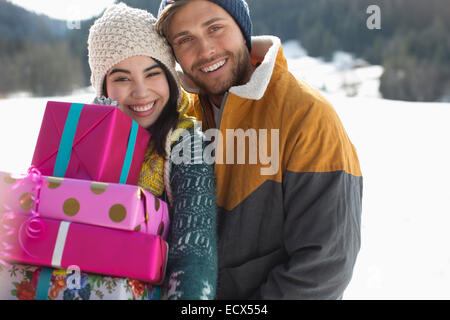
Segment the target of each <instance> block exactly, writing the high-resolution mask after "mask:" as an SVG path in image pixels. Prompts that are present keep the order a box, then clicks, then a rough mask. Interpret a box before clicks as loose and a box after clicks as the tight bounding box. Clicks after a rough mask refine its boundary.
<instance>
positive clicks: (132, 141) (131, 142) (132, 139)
mask: <svg viewBox="0 0 450 320" xmlns="http://www.w3.org/2000/svg"><path fill="white" fill-rule="evenodd" d="M138 129H139V125H138V123H137V122H136V121H134V120H133V124H132V125H131V131H130V136H129V138H128V146H127V152H126V154H125V160H124V163H123V166H122V172H121V174H120V180H119V183H122V184H125V183H126V182H127V179H128V174H129V173H130V168H131V162H132V161H133V153H134V147H135V146H136V139H137V134H138Z"/></svg>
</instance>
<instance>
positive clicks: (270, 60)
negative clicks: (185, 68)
mask: <svg viewBox="0 0 450 320" xmlns="http://www.w3.org/2000/svg"><path fill="white" fill-rule="evenodd" d="M280 47H281V40H280V39H279V38H278V37H275V36H257V37H252V58H254V59H256V60H260V61H261V60H262V62H261V64H260V65H259V66H258V67H257V68H256V70H255V71H254V72H253V74H252V76H251V78H250V81H249V82H247V83H246V84H244V85H242V86H236V87H231V88H230V90H229V91H230V93H232V94H234V95H236V96H239V97H241V98H244V99H251V100H259V99H261V98H262V97H263V96H264V93H265V92H266V89H267V86H268V85H269V82H270V79H271V78H272V73H273V70H274V68H275V62H276V60H277V55H278V51H279V50H280ZM178 75H179V77H180V79H181V83H182V86H183V88H184V89H185V90H186V91H188V92H190V93H195V94H198V93H199V90H198V88H196V87H195V85H194V84H193V83H192V81H191V80H190V79H189V78H187V77H186V76H185V75H184V74H183V72H182V71H181V70H178Z"/></svg>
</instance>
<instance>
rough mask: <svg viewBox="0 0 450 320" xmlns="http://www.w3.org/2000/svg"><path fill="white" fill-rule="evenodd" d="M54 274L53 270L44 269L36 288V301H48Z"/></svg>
mask: <svg viewBox="0 0 450 320" xmlns="http://www.w3.org/2000/svg"><path fill="white" fill-rule="evenodd" d="M52 274H53V269H51V268H42V270H41V273H40V274H39V280H38V285H37V288H36V300H47V298H48V290H49V289H50V280H51V279H52Z"/></svg>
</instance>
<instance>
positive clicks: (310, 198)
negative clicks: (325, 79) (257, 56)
mask: <svg viewBox="0 0 450 320" xmlns="http://www.w3.org/2000/svg"><path fill="white" fill-rule="evenodd" d="M253 40H254V48H253V51H252V55H253V54H254V53H255V52H258V45H262V44H265V45H266V46H267V48H268V49H267V50H266V51H265V52H264V53H263V54H262V57H263V58H262V61H260V64H259V66H258V67H257V69H256V70H255V72H254V74H253V75H252V78H251V79H250V81H249V82H248V83H247V84H246V85H243V86H239V87H232V88H231V89H230V90H229V92H228V93H227V94H226V95H225V98H224V100H223V103H222V106H221V108H220V115H219V119H218V123H217V128H219V129H220V132H221V136H222V138H223V145H222V146H223V148H221V143H218V144H217V150H216V157H217V158H216V164H215V172H216V179H217V193H218V194H217V201H218V208H219V211H218V236H219V251H218V258H219V283H218V288H217V298H219V299H253V298H257V299H339V298H342V295H343V292H344V289H345V288H346V287H347V285H348V283H349V281H350V279H351V277H352V272H353V267H354V264H355V261H356V257H357V254H358V252H359V248H360V241H361V238H360V231H361V230H360V227H361V203H362V185H363V181H362V175H361V171H360V166H359V161H358V157H357V154H356V151H355V148H354V146H353V145H352V143H351V142H350V140H349V138H348V136H347V133H346V131H345V129H344V127H343V126H342V124H341V121H340V119H339V118H338V115H337V114H336V112H335V110H334V109H333V107H332V106H331V105H330V104H329V102H327V101H326V100H325V99H324V97H323V96H322V95H321V94H320V93H319V92H318V91H317V90H315V89H313V88H311V87H310V86H309V85H307V84H306V83H304V82H302V81H299V80H297V79H296V78H295V77H294V76H293V75H292V74H291V73H290V72H289V71H288V67H287V62H286V59H285V58H284V56H283V50H282V47H281V43H280V40H279V39H278V38H276V37H269V36H265V37H254V38H253ZM262 47H264V45H262ZM252 58H253V57H252ZM206 100H207V99H205V98H202V96H201V95H200V96H198V95H196V94H193V102H192V103H191V107H190V111H189V112H190V114H191V115H195V116H196V117H197V118H198V119H199V120H201V121H202V123H203V129H204V130H207V129H208V128H211V127H214V125H215V122H214V117H213V116H212V112H211V110H210V109H209V108H210V105H209V104H208V103H206ZM211 124H212V125H211ZM227 129H228V136H227ZM230 129H232V130H230ZM238 129H242V130H241V131H240V134H242V133H246V134H247V135H246V138H245V139H246V140H245V141H246V143H245V146H244V144H242V143H241V145H240V146H239V145H238V139H237V138H236V139H234V138H233V136H232V134H233V133H239V130H238ZM277 132H278V133H277ZM255 134H256V136H257V138H255V136H254V135H255ZM238 135H239V134H236V136H238ZM252 139H253V140H252ZM218 140H220V139H218ZM265 141H267V142H268V143H265ZM232 142H234V145H233V144H231V143H232ZM241 142H242V141H241ZM277 146H278V149H277ZM255 148H256V151H255ZM243 150H245V161H243V158H241V159H239V151H243ZM271 153H272V154H271ZM274 153H276V154H277V156H276V155H274ZM252 154H253V155H255V154H256V155H257V161H256V164H255V160H254V157H253V159H252V158H251V157H252ZM241 156H242V154H241ZM227 157H228V158H227ZM220 158H221V159H220ZM277 158H278V159H277ZM268 159H271V161H270V163H269V164H268V163H267V162H268ZM227 160H228V161H227ZM277 160H278V165H277V163H276V162H277ZM239 161H240V162H239ZM233 162H234V164H231V163H233Z"/></svg>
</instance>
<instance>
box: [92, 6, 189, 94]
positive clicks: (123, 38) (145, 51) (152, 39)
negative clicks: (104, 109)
mask: <svg viewBox="0 0 450 320" xmlns="http://www.w3.org/2000/svg"><path fill="white" fill-rule="evenodd" d="M155 23H156V19H155V17H153V15H152V14H151V13H149V12H147V11H145V10H141V9H135V8H131V7H129V6H127V5H126V4H124V3H119V4H115V5H112V6H110V7H109V8H108V9H107V10H106V11H105V12H104V14H103V16H102V17H100V18H99V19H97V20H96V21H95V22H94V24H93V25H92V26H91V28H90V30H89V38H88V52H89V66H90V68H91V83H92V86H93V87H94V89H95V91H96V94H97V97H99V98H100V97H101V96H102V94H103V81H104V78H105V75H106V74H107V72H108V71H109V70H110V69H111V68H112V67H113V66H115V65H116V64H118V63H120V62H122V61H124V60H126V59H128V58H130V57H134V56H148V57H151V58H153V59H156V60H158V61H159V62H161V63H162V64H164V65H165V66H166V67H167V69H168V70H169V72H170V73H171V74H172V76H173V78H174V79H175V81H176V82H177V85H178V87H179V92H181V90H180V85H179V80H178V77H177V73H176V71H175V59H174V57H173V55H172V50H171V48H170V46H169V44H168V43H167V41H166V40H165V39H164V38H163V37H161V36H160V35H159V34H158V33H157V32H156V31H155V28H154V24H155Z"/></svg>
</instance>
